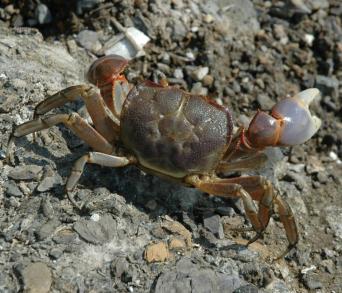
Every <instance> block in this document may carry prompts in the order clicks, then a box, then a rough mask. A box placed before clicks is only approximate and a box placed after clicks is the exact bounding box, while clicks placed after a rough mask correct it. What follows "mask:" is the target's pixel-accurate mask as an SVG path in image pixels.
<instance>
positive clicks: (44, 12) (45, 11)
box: [35, 3, 52, 24]
mask: <svg viewBox="0 0 342 293" xmlns="http://www.w3.org/2000/svg"><path fill="white" fill-rule="evenodd" d="M35 14H36V19H37V21H38V23H39V24H47V23H50V22H51V21H52V15H51V12H50V10H49V7H47V6H46V5H45V4H43V3H39V4H38V5H37V7H36V11H35Z"/></svg>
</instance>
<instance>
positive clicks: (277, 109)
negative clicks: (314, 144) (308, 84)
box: [271, 88, 321, 146]
mask: <svg viewBox="0 0 342 293" xmlns="http://www.w3.org/2000/svg"><path fill="white" fill-rule="evenodd" d="M319 96H320V92H319V90H318V89H316V88H310V89H307V90H304V91H302V92H300V93H298V94H297V95H295V96H294V97H291V98H285V99H282V100H281V101H279V102H278V103H277V104H275V105H274V107H273V108H272V113H271V115H272V116H273V117H276V118H278V119H280V120H281V121H283V125H282V127H281V133H280V135H279V140H278V145H284V146H293V145H297V144H301V143H304V142H306V141H307V140H309V139H310V138H311V137H312V136H313V135H314V134H315V133H316V132H317V130H318V129H319V128H320V126H321V120H320V119H319V118H318V117H316V116H313V115H311V113H310V110H309V105H310V103H311V102H312V101H313V100H314V99H316V98H318V97H319Z"/></svg>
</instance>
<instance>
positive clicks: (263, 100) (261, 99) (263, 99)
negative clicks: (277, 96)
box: [257, 94, 274, 110]
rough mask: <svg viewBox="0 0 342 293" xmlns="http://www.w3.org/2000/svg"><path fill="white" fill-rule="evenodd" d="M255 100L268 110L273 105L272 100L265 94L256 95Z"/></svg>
mask: <svg viewBox="0 0 342 293" xmlns="http://www.w3.org/2000/svg"><path fill="white" fill-rule="evenodd" d="M257 101H258V103H259V105H260V107H261V109H263V110H269V109H271V108H272V107H273V105H274V101H273V100H272V99H271V98H270V97H269V96H267V95H265V94H260V95H258V96H257Z"/></svg>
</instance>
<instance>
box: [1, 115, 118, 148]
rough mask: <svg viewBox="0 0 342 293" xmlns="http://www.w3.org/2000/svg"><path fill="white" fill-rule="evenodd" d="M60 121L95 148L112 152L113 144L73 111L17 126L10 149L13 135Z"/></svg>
mask: <svg viewBox="0 0 342 293" xmlns="http://www.w3.org/2000/svg"><path fill="white" fill-rule="evenodd" d="M59 123H63V124H64V125H65V126H67V127H68V128H70V129H71V130H72V131H73V132H74V133H75V134H76V135H77V136H78V137H80V138H81V139H82V140H84V141H85V142H86V143H87V144H88V145H90V146H91V147H92V148H93V149H95V150H97V151H100V152H103V153H106V154H111V153H112V152H113V146H112V145H111V144H110V143H109V142H108V141H107V140H106V139H105V138H104V137H103V136H102V135H101V134H100V133H98V132H97V131H96V130H95V129H94V128H93V127H91V126H90V125H89V124H88V123H87V122H86V121H85V120H83V119H82V118H81V117H80V116H79V115H78V114H77V113H72V114H70V115H67V114H55V115H49V116H46V117H44V118H38V119H35V120H31V121H28V122H25V123H23V124H21V125H19V126H17V127H16V128H15V130H14V132H13V133H12V137H11V139H10V141H9V146H8V148H7V149H8V150H10V148H11V147H10V144H11V143H12V142H13V137H21V136H24V135H27V134H29V133H33V132H35V131H39V130H43V129H46V128H49V127H51V126H54V125H56V124H59Z"/></svg>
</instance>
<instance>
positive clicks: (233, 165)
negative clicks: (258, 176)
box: [216, 153, 267, 172]
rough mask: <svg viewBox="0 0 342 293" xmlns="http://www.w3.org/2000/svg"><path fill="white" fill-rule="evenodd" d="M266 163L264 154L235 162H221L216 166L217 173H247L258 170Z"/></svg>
mask: <svg viewBox="0 0 342 293" xmlns="http://www.w3.org/2000/svg"><path fill="white" fill-rule="evenodd" d="M266 161H267V156H266V155H265V154H264V153H257V154H255V153H254V154H253V155H250V156H248V157H246V158H243V159H239V160H236V161H229V162H222V163H220V164H219V165H218V167H217V169H216V171H217V172H232V171H241V172H243V171H249V170H252V169H257V168H260V167H262V166H263V165H264V163H265V162H266Z"/></svg>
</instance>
